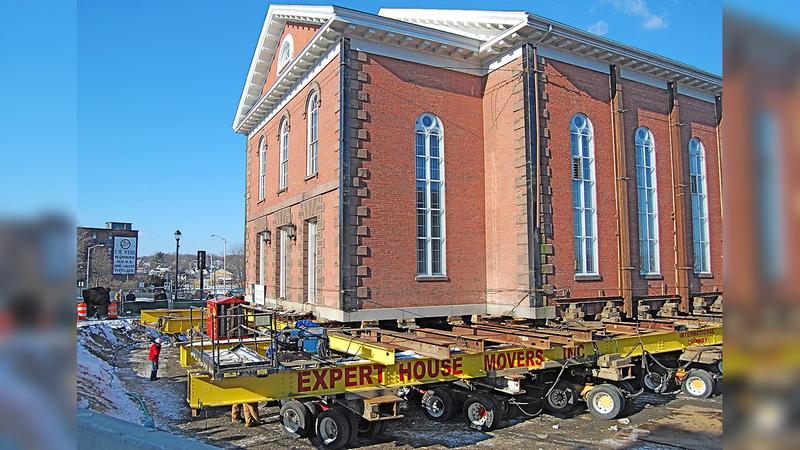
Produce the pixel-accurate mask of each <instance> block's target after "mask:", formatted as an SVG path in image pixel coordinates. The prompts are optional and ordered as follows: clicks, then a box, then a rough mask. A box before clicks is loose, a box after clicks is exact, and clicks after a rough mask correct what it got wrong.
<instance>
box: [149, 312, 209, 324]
mask: <svg viewBox="0 0 800 450" xmlns="http://www.w3.org/2000/svg"><path fill="white" fill-rule="evenodd" d="M165 316H169V317H181V318H186V319H188V318H189V317H193V318H194V319H196V320H198V321H199V320H201V319H204V318H205V314H204V313H203V312H202V311H201V310H199V309H195V310H191V309H166V308H162V309H143V310H141V311H140V312H139V320H140V321H141V322H142V323H149V324H155V323H158V319H160V318H161V317H165Z"/></svg>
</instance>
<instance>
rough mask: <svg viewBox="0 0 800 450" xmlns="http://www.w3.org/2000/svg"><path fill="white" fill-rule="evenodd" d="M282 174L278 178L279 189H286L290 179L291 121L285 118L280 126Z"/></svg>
mask: <svg viewBox="0 0 800 450" xmlns="http://www.w3.org/2000/svg"><path fill="white" fill-rule="evenodd" d="M280 152H281V155H280V174H279V176H278V188H279V189H286V184H287V181H288V178H289V120H288V119H287V118H285V117H284V118H283V120H281V126H280Z"/></svg>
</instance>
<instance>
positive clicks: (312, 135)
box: [306, 91, 319, 176]
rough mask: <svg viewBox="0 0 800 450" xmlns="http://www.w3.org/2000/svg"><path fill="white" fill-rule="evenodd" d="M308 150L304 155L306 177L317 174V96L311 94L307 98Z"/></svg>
mask: <svg viewBox="0 0 800 450" xmlns="http://www.w3.org/2000/svg"><path fill="white" fill-rule="evenodd" d="M306 119H307V121H308V150H307V153H306V175H309V176H310V175H314V174H315V173H317V156H318V155H319V143H318V141H319V94H318V93H317V91H314V92H312V93H311V96H309V98H308V110H307V111H306Z"/></svg>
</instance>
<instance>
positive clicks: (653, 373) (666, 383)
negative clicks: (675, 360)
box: [642, 367, 671, 394]
mask: <svg viewBox="0 0 800 450" xmlns="http://www.w3.org/2000/svg"><path fill="white" fill-rule="evenodd" d="M668 377H669V375H668V374H667V373H666V372H665V371H664V370H663V369H661V368H652V367H651V368H650V372H644V373H643V374H642V387H643V388H644V390H645V391H647V392H652V393H656V394H663V393H664V392H667V391H668V390H669V387H670V384H671V383H670V380H669V379H668Z"/></svg>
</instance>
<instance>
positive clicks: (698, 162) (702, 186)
mask: <svg viewBox="0 0 800 450" xmlns="http://www.w3.org/2000/svg"><path fill="white" fill-rule="evenodd" d="M689 178H690V184H691V189H692V236H693V241H694V272H695V273H710V272H711V251H710V248H709V238H708V234H709V233H708V193H707V190H706V151H705V149H704V148H703V144H702V143H701V142H700V140H699V139H697V138H692V139H691V140H690V141H689Z"/></svg>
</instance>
